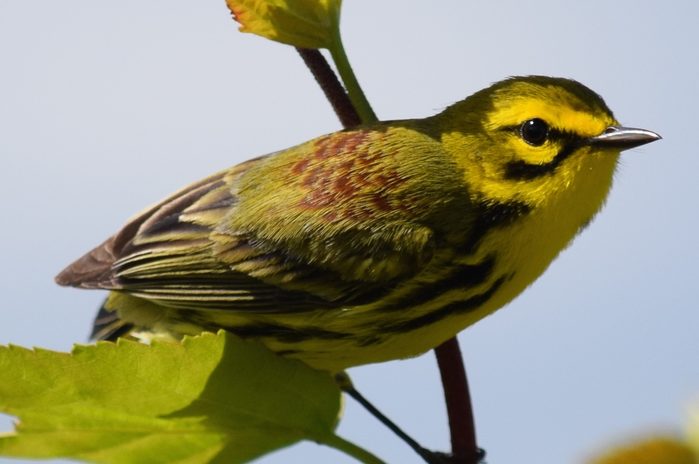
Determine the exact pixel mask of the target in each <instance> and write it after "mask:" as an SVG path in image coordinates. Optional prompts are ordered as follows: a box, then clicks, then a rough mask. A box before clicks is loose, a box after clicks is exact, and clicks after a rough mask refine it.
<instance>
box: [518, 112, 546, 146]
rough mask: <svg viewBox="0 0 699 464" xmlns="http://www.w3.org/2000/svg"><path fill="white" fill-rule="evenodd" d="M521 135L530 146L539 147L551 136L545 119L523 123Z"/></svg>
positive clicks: (520, 130) (535, 119) (520, 129)
mask: <svg viewBox="0 0 699 464" xmlns="http://www.w3.org/2000/svg"><path fill="white" fill-rule="evenodd" d="M519 135H520V136H521V137H522V139H524V141H525V142H527V143H528V144H529V145H534V146H535V147H538V146H540V145H543V144H544V142H546V138H547V137H548V135H549V126H548V124H546V122H545V121H544V120H543V119H539V118H534V119H530V120H528V121H524V122H523V123H522V125H521V126H520V128H519Z"/></svg>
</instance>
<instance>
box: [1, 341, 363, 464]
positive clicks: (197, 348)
mask: <svg viewBox="0 0 699 464" xmlns="http://www.w3.org/2000/svg"><path fill="white" fill-rule="evenodd" d="M0 411H2V412H5V413H7V414H11V415H13V416H16V417H18V418H19V419H20V422H19V424H18V425H17V426H16V430H15V431H14V432H10V433H6V434H3V435H2V436H0V455H2V456H14V457H32V458H47V457H72V458H77V459H81V460H86V461H91V462H105V463H127V462H128V463H133V462H172V463H204V462H221V463H223V462H225V463H237V462H246V461H249V460H251V459H253V458H255V457H257V456H260V455H262V454H264V453H267V452H270V451H272V450H275V449H278V448H281V447H284V446H287V445H290V444H292V443H295V442H297V441H299V440H303V439H310V440H314V441H317V442H319V443H326V444H329V445H331V446H335V447H338V448H343V447H345V448H350V449H351V448H352V447H353V446H354V445H352V444H348V443H347V442H345V441H344V440H342V439H340V438H339V437H337V436H336V435H334V433H333V429H334V428H335V426H336V424H337V421H338V417H339V412H340V391H339V389H338V387H337V386H336V385H335V383H334V381H333V379H332V378H331V376H330V375H329V374H327V373H324V372H320V371H316V370H313V369H311V368H309V367H307V366H306V365H305V364H303V363H301V362H298V361H293V360H288V359H284V358H281V357H279V356H276V355H275V354H273V353H272V352H270V351H269V350H267V349H266V348H264V347H262V346H261V345H258V344H255V343H252V342H246V341H242V340H240V339H238V338H236V337H235V336H233V335H230V334H227V333H225V332H220V333H218V334H217V335H214V334H203V335H201V336H198V337H193V338H186V339H185V340H184V341H183V342H182V343H181V344H180V343H171V342H154V343H153V344H152V345H150V346H148V345H143V344H140V343H136V342H132V341H127V340H119V342H118V343H116V344H114V343H110V342H100V343H98V344H97V345H89V346H76V347H75V348H74V349H73V351H72V353H70V354H68V353H58V352H53V351H47V350H42V349H36V350H27V349H25V348H19V347H16V346H9V347H4V346H0ZM345 451H347V450H346V449H345ZM355 451H356V450H355ZM358 453H359V454H361V453H362V451H361V450H360V451H359V452H358Z"/></svg>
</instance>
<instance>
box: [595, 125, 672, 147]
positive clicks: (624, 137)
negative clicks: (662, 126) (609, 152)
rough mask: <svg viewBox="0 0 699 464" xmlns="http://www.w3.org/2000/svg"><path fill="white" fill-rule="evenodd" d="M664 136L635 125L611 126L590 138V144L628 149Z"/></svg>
mask: <svg viewBox="0 0 699 464" xmlns="http://www.w3.org/2000/svg"><path fill="white" fill-rule="evenodd" d="M660 139H662V137H661V136H660V135H659V134H656V133H655V132H653V131H649V130H645V129H636V128H634V127H622V126H609V127H607V129H605V131H604V132H602V133H601V134H600V135H598V136H597V137H591V138H590V139H588V141H589V143H590V145H597V146H603V147H610V148H619V149H621V150H626V149H628V148H634V147H638V146H641V145H645V144H647V143H651V142H655V141H656V140H660Z"/></svg>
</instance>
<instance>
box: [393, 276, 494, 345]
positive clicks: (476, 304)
mask: <svg viewBox="0 0 699 464" xmlns="http://www.w3.org/2000/svg"><path fill="white" fill-rule="evenodd" d="M505 280H506V279H505V277H500V278H499V279H498V280H496V281H495V282H493V285H491V286H490V288H489V289H488V290H486V291H485V292H483V293H480V294H478V295H474V296H472V297H470V298H467V299H465V300H462V301H455V302H453V303H449V304H448V305H446V306H442V307H441V308H439V309H437V310H435V311H432V312H430V313H427V314H425V315H424V316H420V317H417V318H415V319H410V320H407V321H402V322H400V323H397V324H390V325H386V326H384V327H382V328H381V331H382V332H393V333H403V332H409V331H411V330H416V329H420V328H422V327H425V326H428V325H430V324H434V323H435V322H437V321H440V320H442V319H444V318H445V317H447V316H450V315H452V314H463V313H466V312H469V311H471V310H474V309H478V308H480V307H481V306H483V305H484V304H485V303H486V302H487V301H488V300H489V299H490V298H491V297H492V296H493V295H494V294H495V292H497V291H498V289H499V288H500V286H501V285H502V284H503V283H504V282H505Z"/></svg>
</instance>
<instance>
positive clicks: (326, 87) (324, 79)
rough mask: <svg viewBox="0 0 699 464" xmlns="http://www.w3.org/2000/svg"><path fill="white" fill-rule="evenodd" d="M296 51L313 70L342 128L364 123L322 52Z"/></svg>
mask: <svg viewBox="0 0 699 464" xmlns="http://www.w3.org/2000/svg"><path fill="white" fill-rule="evenodd" d="M296 51H298V52H299V55H301V58H303V62H304V63H306V66H308V69H310V70H311V73H312V74H313V77H315V79H316V82H318V85H320V88H321V89H322V90H323V93H324V94H325V97H326V98H327V99H328V101H329V102H330V105H332V107H333V110H335V114H336V115H337V117H338V118H339V119H340V123H342V127H344V128H345V129H347V128H348V127H354V126H358V125H359V124H361V122H362V121H361V120H360V119H359V114H358V113H357V111H356V110H355V109H354V106H353V105H352V102H351V101H350V99H349V96H348V95H347V92H345V88H344V87H342V84H341V83H340V81H339V79H338V78H337V75H336V74H335V72H334V71H333V70H332V68H331V67H330V65H329V64H328V62H327V60H326V59H325V57H324V56H323V55H322V54H321V53H320V50H316V49H312V48H299V47H296Z"/></svg>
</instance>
